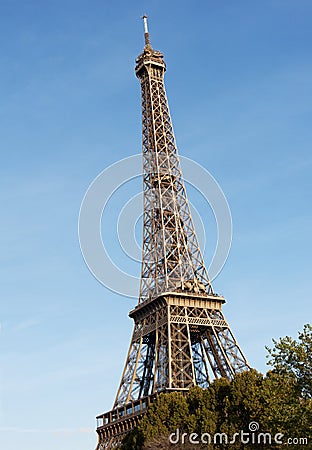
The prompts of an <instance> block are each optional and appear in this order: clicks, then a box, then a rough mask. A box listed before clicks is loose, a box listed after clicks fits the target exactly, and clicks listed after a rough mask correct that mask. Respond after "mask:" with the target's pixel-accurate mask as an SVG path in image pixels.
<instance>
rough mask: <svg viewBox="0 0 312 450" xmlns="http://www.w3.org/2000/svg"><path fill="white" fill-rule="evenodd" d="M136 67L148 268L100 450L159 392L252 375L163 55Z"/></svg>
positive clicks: (144, 58)
mask: <svg viewBox="0 0 312 450" xmlns="http://www.w3.org/2000/svg"><path fill="white" fill-rule="evenodd" d="M143 20H144V35H145V46H144V50H143V52H142V53H141V54H140V55H139V57H138V58H137V59H136V67H135V73H136V76H137V77H138V78H139V80H140V83H141V92H142V134H143V139H142V142H143V191H144V215H143V221H144V226H143V230H144V231H143V261H142V271H141V285H140V296H139V301H138V304H137V306H136V307H135V308H134V309H133V310H132V311H130V313H129V316H130V317H131V318H132V319H133V320H134V331H133V334H132V339H131V343H130V348H129V352H128V355H127V359H126V363H125V367H124V371H123V374H122V378H121V382H120V385H119V389H118V392H117V396H116V400H115V403H114V406H113V409H112V410H111V411H109V412H107V413H104V414H101V415H100V416H98V417H97V421H98V423H97V433H98V446H97V450H104V449H114V448H116V447H117V446H118V444H119V443H120V442H121V440H122V438H123V437H124V436H125V434H126V433H128V432H129V431H130V430H131V429H132V428H134V427H135V426H136V425H137V424H138V423H139V421H140V419H141V418H142V416H143V415H144V413H145V411H146V408H147V406H148V405H149V404H150V403H151V402H153V400H154V399H155V398H156V396H157V395H158V394H159V393H160V392H170V391H186V392H187V391H188V390H189V389H190V388H191V387H192V386H194V385H198V386H200V387H202V388H207V387H208V386H209V383H210V381H211V379H212V378H219V377H226V378H228V379H231V378H233V376H234V375H235V373H237V372H241V371H244V370H247V369H249V365H248V363H247V361H246V358H245V356H244V354H243V353H242V351H241V349H240V347H239V346H238V343H237V341H236V340H235V338H234V336H233V333H232V331H231V329H230V327H229V325H228V323H227V322H226V320H225V318H224V315H223V313H222V305H223V304H224V303H225V300H224V297H222V296H219V295H217V294H215V293H214V291H213V287H212V285H211V282H210V280H209V277H208V273H207V270H206V267H205V263H204V260H203V256H202V254H201V251H200V248H199V245H198V241H197V237H196V233H195V229H194V225H193V221H192V218H191V214H190V207H189V203H188V199H187V195H186V191H185V185H184V181H183V177H182V171H181V167H180V161H179V157H178V153H177V147H176V144H175V137H174V132H173V126H172V121H171V117H170V112H169V108H168V101H167V96H166V92H165V86H164V74H165V71H166V64H165V62H164V57H163V54H162V53H161V52H159V51H156V50H154V49H153V48H152V46H151V43H150V36H149V31H148V24H147V17H146V16H143Z"/></svg>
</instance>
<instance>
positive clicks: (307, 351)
mask: <svg viewBox="0 0 312 450" xmlns="http://www.w3.org/2000/svg"><path fill="white" fill-rule="evenodd" d="M273 343H274V347H273V348H272V349H271V348H269V347H266V349H267V351H268V352H269V355H268V356H267V357H268V359H269V360H268V365H270V366H272V367H273V369H274V371H275V372H276V373H279V374H285V373H288V374H293V375H294V376H295V378H296V380H297V381H298V386H299V388H300V389H301V392H302V395H303V396H304V397H307V398H312V326H311V325H309V324H306V325H305V326H304V328H303V331H302V332H300V333H299V336H298V340H295V339H293V338H291V337H290V336H286V337H284V338H281V339H280V340H279V341H276V340H275V339H273Z"/></svg>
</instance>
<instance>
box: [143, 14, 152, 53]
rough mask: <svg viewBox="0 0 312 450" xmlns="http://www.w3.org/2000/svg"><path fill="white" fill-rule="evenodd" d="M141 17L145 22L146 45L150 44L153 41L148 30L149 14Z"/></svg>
mask: <svg viewBox="0 0 312 450" xmlns="http://www.w3.org/2000/svg"><path fill="white" fill-rule="evenodd" d="M141 18H142V19H143V24H144V37H145V45H148V46H150V45H151V42H150V36H149V32H148V23H147V19H148V16H147V15H146V14H144V16H142V17H141Z"/></svg>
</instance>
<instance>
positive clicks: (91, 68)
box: [0, 0, 312, 450]
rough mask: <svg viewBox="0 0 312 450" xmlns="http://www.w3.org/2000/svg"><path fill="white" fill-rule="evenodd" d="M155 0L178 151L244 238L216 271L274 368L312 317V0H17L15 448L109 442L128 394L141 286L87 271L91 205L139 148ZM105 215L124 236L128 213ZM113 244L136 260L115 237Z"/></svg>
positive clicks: (5, 413) (1, 128) (6, 363)
mask: <svg viewBox="0 0 312 450" xmlns="http://www.w3.org/2000/svg"><path fill="white" fill-rule="evenodd" d="M131 3H135V5H131ZM145 12H146V13H147V14H148V15H149V16H150V32H151V40H152V44H153V46H154V48H157V49H160V50H161V51H163V52H164V54H165V59H166V62H167V66H168V70H167V74H166V87H167V93H168V97H169V103H170V107H171V112H172V117H173V122H174V127H175V134H176V137H177V143H178V147H179V151H180V154H181V155H184V156H187V157H189V158H192V159H194V160H195V161H196V162H198V163H199V164H201V165H202V166H204V167H206V168H207V169H208V170H209V171H210V172H211V173H212V174H213V176H214V177H215V178H216V179H217V181H218V182H219V184H220V185H221V187H222V189H223V191H224V193H225V195H226V197H227V199H228V202H229V204H230V208H231V212H232V217H233V243H232V249H231V253H230V256H229V258H228V261H227V263H226V265H225V267H224V269H223V271H222V272H221V274H220V275H219V276H218V278H217V279H216V280H215V281H214V287H215V290H216V291H217V292H219V293H220V294H223V295H224V296H225V297H226V299H227V303H226V305H225V307H224V313H225V316H226V318H227V320H228V322H229V323H230V325H231V327H232V329H233V331H234V333H235V335H236V337H237V338H238V341H239V344H240V345H241V347H242V348H243V350H244V352H245V354H246V355H247V357H248V359H249V361H250V363H251V364H252V365H253V366H254V367H256V368H257V369H258V370H260V371H265V370H266V362H265V354H266V352H265V350H264V346H265V345H270V342H271V339H272V338H273V337H274V338H278V337H280V336H284V335H286V334H288V335H292V336H296V334H297V332H298V331H299V330H300V329H302V326H303V324H304V323H307V322H309V321H311V303H310V278H311V231H310V230H311V225H312V214H311V184H312V181H311V167H312V155H311V122H312V120H311V119H312V118H311V98H312V92H311V76H312V63H311V44H312V42H311V41H312V39H311V38H312V36H311V33H312V31H311V20H312V4H311V1H310V0H299V1H298V0H261V1H260V0H258V1H257V0H255V1H252V2H251V1H250V0H236V1H235V2H233V1H232V0H224V1H222V2H219V1H212V0H209V1H198V2H190V1H184V0H182V1H176V0H173V1H170V2H165V1H163V0H158V1H157V2H156V1H137V2H126V1H119V0H117V1H115V2H112V1H110V2H108V1H104V0H102V1H98V0H89V1H88V2H87V1H86V0H75V1H72V0H62V1H60V0H54V1H53V2H41V1H38V0H37V1H34V0H23V1H21V0H2V1H1V4H0V21H1V24H0V37H1V47H2V50H1V56H0V58H1V72H0V86H1V106H0V114H1V122H0V123H1V125H0V133H1V168H0V170H1V181H0V183H1V191H0V192H1V201H2V220H1V225H0V226H1V235H0V236H1V237H0V239H1V248H2V251H1V288H0V289H1V317H0V322H1V332H0V338H1V355H0V358H1V359H0V361H1V368H0V370H1V371H0V431H1V433H0V446H1V448H4V449H6V450H16V449H17V448H20V447H22V448H25V449H27V450H28V449H29V450H30V449H31V450H39V449H40V450H41V449H42V445H43V442H44V448H45V450H52V449H53V450H55V448H58V449H59V450H67V449H69V448H75V450H84V449H88V450H89V449H90V448H91V449H93V448H95V445H96V435H95V433H94V429H95V416H96V415H97V414H99V413H101V412H103V411H105V410H108V409H110V407H111V405H112V403H113V400H114V396H115V394H116V390H117V386H118V383H119V380H120V376H121V372H122V369H123V364H124V360H125V356H126V352H127V350H128V345H129V341H130V337H131V332H132V323H131V321H130V319H129V318H128V317H127V313H128V311H129V310H130V309H131V308H132V307H133V306H134V305H135V301H134V300H131V299H127V298H123V297H120V296H118V295H116V294H114V293H112V292H110V291H109V290H107V289H106V288H105V287H103V286H102V285H101V284H100V283H98V282H97V281H96V280H95V279H94V278H93V276H92V275H91V274H90V272H89V271H88V269H87V267H86V265H85V263H84V261H83V258H82V256H81V253H80V248H79V243H78V237H77V221H78V214H79V208H80V203H81V201H82V198H83V196H84V193H85V191H86V189H87V187H88V186H89V184H90V183H91V181H92V180H93V179H94V178H95V176H96V175H98V174H99V172H101V171H102V170H103V169H105V168H106V167H107V166H108V165H109V164H112V163H114V162H115V161H118V160H119V159H121V158H125V157H127V156H130V155H133V154H136V153H138V152H139V151H140V148H141V135H140V133H141V124H140V120H141V119H140V110H141V106H140V90H139V82H138V80H137V79H136V78H135V76H134V60H135V58H136V56H137V55H138V54H139V53H140V51H141V50H142V47H143V33H142V24H141V22H140V16H141V15H142V14H143V13H145ZM123 195H124V193H122V192H121V193H120V201H123ZM192 195H193V194H192V192H190V197H191V200H192ZM116 201H119V200H118V198H117V200H116ZM194 203H196V195H195V194H194ZM201 208H202V205H201V204H200V202H199V205H198V209H199V212H200V213H201V216H202V219H203V221H204V222H205V220H206V219H207V223H205V226H206V227H207V228H206V230H210V228H211V225H210V219H212V216H211V214H210V213H209V212H207V211H206V212H205V211H204V210H202V209H201ZM106 232H107V236H108V240H111V241H112V242H113V239H115V237H116V236H115V228H114V224H111V226H109V227H108V228H107V230H106ZM208 235H209V233H208ZM207 242H208V243H209V237H208V240H207ZM113 248H114V247H113V245H112V249H113ZM208 252H209V249H208ZM116 258H117V259H118V262H119V263H120V264H121V265H125V266H126V267H127V268H129V270H131V271H132V272H134V273H135V272H137V274H138V273H139V269H140V268H139V266H137V265H135V263H133V262H131V261H130V260H129V261H128V260H126V257H125V256H123V255H122V254H121V253H120V251H119V250H118V249H117V245H116Z"/></svg>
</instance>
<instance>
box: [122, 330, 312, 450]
mask: <svg viewBox="0 0 312 450" xmlns="http://www.w3.org/2000/svg"><path fill="white" fill-rule="evenodd" d="M311 331H312V329H311V326H308V325H306V326H305V327H304V330H303V332H302V333H300V334H299V340H298V341H294V340H291V339H290V338H288V337H286V338H283V339H280V341H278V342H277V341H274V344H275V347H274V348H273V349H272V350H270V349H268V351H269V355H270V358H271V359H270V364H271V365H272V366H273V370H271V371H269V372H268V373H267V374H266V375H265V376H264V375H262V374H261V373H259V372H257V371H256V370H253V369H252V370H250V371H246V372H242V373H239V374H237V375H236V376H235V377H234V379H233V380H232V381H229V380H227V379H224V378H220V379H216V380H215V381H213V382H212V383H211V385H210V387H209V388H208V389H201V388H199V387H193V388H192V389H190V391H189V393H188V394H187V395H183V393H181V392H172V393H167V394H160V395H159V397H158V398H157V400H156V401H155V402H154V403H153V404H152V405H150V407H149V408H148V411H147V413H146V415H145V416H144V417H143V419H142V420H141V422H140V423H139V426H138V427H137V428H136V429H135V430H133V431H132V432H131V433H129V434H128V435H127V436H126V438H125V439H124V441H123V444H122V446H121V449H122V450H157V449H161V450H166V449H169V448H175V449H177V450H178V449H184V450H187V449H189V448H197V449H201V448H205V449H207V448H209V449H218V450H219V449H220V450H222V449H228V448H230V449H233V450H236V449H237V450H240V449H244V450H249V449H259V450H260V449H265V448H268V449H269V448H274V449H277V450H278V449H283V448H285V445H282V444H276V443H273V444H274V445H272V446H271V445H264V444H263V443H257V442H256V443H251V444H243V443H242V442H241V441H240V440H239V439H237V441H235V442H233V443H231V444H229V442H225V441H223V440H222V441H221V440H220V441H217V442H211V443H210V444H209V445H208V444H205V445H203V444H202V443H199V444H196V445H194V444H193V445H191V444H190V442H189V436H190V435H191V434H192V433H196V435H198V436H202V434H203V433H206V434H209V435H210V436H212V437H213V436H215V435H216V434H217V435H218V437H220V436H221V434H222V433H223V436H225V435H226V436H228V439H231V438H232V437H233V436H234V434H235V433H240V432H241V431H243V432H245V433H247V432H249V433H250V432H251V430H250V425H251V423H256V424H258V426H259V430H257V431H258V433H260V432H261V433H270V435H271V436H272V437H274V436H275V435H276V434H277V433H281V435H283V442H284V443H285V442H286V441H287V439H288V438H307V439H308V441H309V443H308V445H302V446H300V445H295V446H293V447H292V446H289V445H288V446H287V447H288V448H296V449H308V448H312V441H311V437H312V428H311V427H312V399H311V352H312V346H311ZM177 430H179V436H182V435H183V433H184V434H185V435H186V438H185V442H184V444H182V442H181V439H179V442H178V443H177V444H170V442H169V436H170V435H171V434H172V433H173V435H174V436H177ZM220 439H221V438H220Z"/></svg>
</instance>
